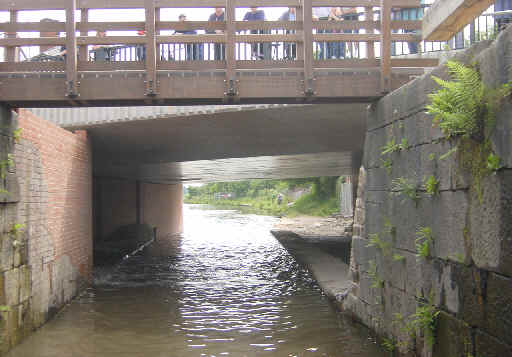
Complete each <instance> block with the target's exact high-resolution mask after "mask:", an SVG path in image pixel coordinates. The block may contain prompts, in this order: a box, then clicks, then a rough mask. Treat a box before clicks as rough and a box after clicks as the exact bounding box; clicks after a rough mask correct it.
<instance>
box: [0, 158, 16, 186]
mask: <svg viewBox="0 0 512 357" xmlns="http://www.w3.org/2000/svg"><path fill="white" fill-rule="evenodd" d="M13 166H14V158H13V155H12V154H7V159H5V160H2V161H0V178H1V179H2V180H3V179H5V177H6V175H7V171H9V170H10V169H11V168H12V167H13Z"/></svg>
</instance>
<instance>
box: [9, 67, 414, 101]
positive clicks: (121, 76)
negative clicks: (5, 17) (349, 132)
mask: <svg viewBox="0 0 512 357" xmlns="http://www.w3.org/2000/svg"><path fill="white" fill-rule="evenodd" d="M262 62H263V61H262ZM423 73H424V69H423V68H397V69H394V70H393V73H392V76H391V89H397V88H399V87H400V86H402V85H404V84H406V83H408V82H409V81H410V80H411V79H412V78H414V77H415V76H418V75H421V74H423ZM225 78H226V72H225V71H224V70H206V71H158V73H157V84H156V88H155V92H156V95H154V96H148V95H146V93H147V88H146V74H145V72H144V71H140V70H131V71H126V70H124V71H121V70H118V71H101V72H79V74H78V81H79V88H78V93H79V95H78V96H77V97H73V98H70V97H67V96H66V93H67V87H66V74H65V73H60V72H39V73H37V72H16V73H14V72H12V73H2V74H0V84H1V85H0V103H5V104H6V105H10V106H13V107H32V108H34V107H72V106H77V107H78V106H89V107H90V106H139V105H197V104H202V105H206V104H226V103H235V104H253V103H280V104H283V103H292V104H293V103H342V102H345V103H357V102H359V103H361V102H371V101H373V100H375V99H377V98H380V97H381V96H382V94H383V93H382V91H381V82H380V80H381V76H380V70H379V68H378V67H375V68H355V69H354V68H351V69H339V68H338V69H336V68H332V69H329V68H325V69H321V70H315V71H314V81H313V83H311V88H312V90H313V92H312V93H308V94H307V95H306V94H305V92H306V91H307V88H305V84H304V73H303V71H301V70H300V69H261V70H238V71H237V72H236V81H235V82H234V83H233V84H232V86H233V87H232V88H230V84H228V83H227V82H226V81H225ZM230 90H232V94H233V95H229V94H227V93H229V92H230Z"/></svg>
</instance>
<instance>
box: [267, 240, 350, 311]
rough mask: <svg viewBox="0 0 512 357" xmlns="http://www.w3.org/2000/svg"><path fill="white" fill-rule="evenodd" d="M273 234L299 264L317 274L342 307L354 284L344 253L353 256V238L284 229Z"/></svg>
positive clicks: (330, 295)
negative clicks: (350, 277) (316, 234)
mask: <svg viewBox="0 0 512 357" xmlns="http://www.w3.org/2000/svg"><path fill="white" fill-rule="evenodd" d="M271 233H272V234H273V235H274V237H276V239H277V240H278V241H279V242H280V243H281V244H282V245H283V246H284V247H285V248H286V250H287V251H288V252H289V253H290V254H291V255H292V256H293V257H294V258H295V259H296V260H297V262H298V263H299V264H301V265H303V266H305V267H306V268H307V269H308V270H309V271H310V272H311V273H312V274H313V277H314V278H315V280H316V281H317V283H318V285H319V286H320V288H321V289H322V291H323V292H324V293H325V294H326V295H327V297H328V298H329V299H331V300H333V301H334V302H335V303H336V305H337V306H338V307H339V308H341V303H342V302H343V300H345V298H346V296H347V295H348V293H349V291H350V288H351V287H352V284H351V280H350V279H349V276H348V272H349V265H348V264H347V263H345V262H344V261H343V260H344V259H342V257H340V256H343V255H346V254H347V252H348V256H349V259H350V245H351V240H352V239H351V237H348V236H336V237H335V236H327V237H318V236H301V235H299V234H297V233H294V232H292V231H283V230H272V231H271ZM327 251H330V252H331V253H328V252H327Z"/></svg>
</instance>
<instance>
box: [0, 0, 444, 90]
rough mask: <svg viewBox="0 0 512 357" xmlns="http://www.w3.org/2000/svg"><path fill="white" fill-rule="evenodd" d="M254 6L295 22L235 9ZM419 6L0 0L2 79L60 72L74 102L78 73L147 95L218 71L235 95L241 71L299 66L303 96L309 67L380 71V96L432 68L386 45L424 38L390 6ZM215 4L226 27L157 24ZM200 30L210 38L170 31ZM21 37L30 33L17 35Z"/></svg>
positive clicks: (279, 0) (415, 3)
mask: <svg viewBox="0 0 512 357" xmlns="http://www.w3.org/2000/svg"><path fill="white" fill-rule="evenodd" d="M251 6H260V7H294V8H295V9H296V20H295V21H236V18H235V11H236V9H237V8H247V7H251ZM331 6H336V7H352V8H353V7H357V8H358V9H363V11H362V12H361V11H360V12H359V13H358V14H357V16H356V17H354V18H353V19H352V20H344V21H327V20H322V19H319V20H317V19H315V18H314V17H313V9H314V8H319V7H331ZM419 6H420V0H109V1H105V0H38V1H33V0H0V11H2V10H4V11H9V14H10V22H7V23H1V24H0V31H3V32H5V33H6V37H5V38H3V39H0V46H3V47H5V49H6V50H5V58H4V61H3V62H0V73H1V72H9V73H10V72H64V73H65V76H66V85H67V96H68V97H71V98H73V97H75V96H77V93H78V86H79V79H78V78H79V74H80V73H81V72H91V71H98V72H102V71H119V70H127V71H128V70H130V71H143V72H144V78H145V84H146V92H145V95H146V96H150V97H151V96H154V95H156V92H157V90H158V89H157V73H158V72H159V71H174V70H180V71H183V70H190V71H204V70H222V71H224V72H225V74H224V75H225V82H226V96H236V93H237V90H236V82H237V80H236V74H237V72H238V71H241V70H261V69H263V70H267V69H268V70H272V69H287V68H295V69H301V70H302V72H303V73H304V78H303V83H304V88H303V89H304V93H305V94H306V95H309V94H313V93H314V72H315V70H319V69H326V68H334V69H345V68H349V69H354V68H357V69H360V68H363V69H364V68H368V69H378V70H380V76H381V92H383V93H385V92H388V91H389V90H390V89H391V73H392V68H394V67H428V66H434V65H436V63H437V61H436V60H432V59H392V58H391V43H392V41H395V42H399V41H405V42H418V41H419V40H420V39H419V36H418V35H417V34H415V33H396V30H399V29H405V30H408V31H411V30H419V29H420V28H421V21H392V19H391V11H392V9H396V8H414V7H419ZM212 7H221V8H224V9H225V21H219V22H208V21H185V22H183V21H163V20H162V19H161V10H162V9H167V8H171V9H179V8H212ZM93 9H144V12H145V21H119V22H91V21H89V11H90V10H93ZM27 10H64V12H65V18H66V21H50V22H19V21H18V14H19V13H20V12H22V11H27ZM377 14H378V15H377ZM77 17H79V18H80V21H76V20H75V19H76V18H77ZM196 30H202V31H205V32H207V33H204V34H202V33H201V34H176V33H175V34H171V32H176V31H181V32H187V31H196ZM90 31H97V32H102V31H128V32H129V33H130V35H124V36H106V37H104V36H98V35H96V36H89V35H88V34H89V32H90ZM25 32H29V33H31V34H35V35H33V36H32V37H18V34H19V33H25ZM60 33H65V34H66V36H65V37H61V36H60V35H59V34H60ZM137 33H138V34H139V35H137ZM341 44H343V47H342V46H341ZM27 46H32V47H34V46H35V47H37V46H39V47H40V48H41V51H43V49H44V48H48V47H54V48H55V47H57V48H59V47H60V46H62V47H63V49H64V48H65V61H51V60H46V61H44V62H37V61H30V60H25V61H21V58H22V57H21V56H19V55H18V53H19V52H20V49H21V50H23V49H24V48H27ZM93 46H103V47H99V48H95V49H92V47H93ZM102 48H103V49H102ZM336 48H337V49H338V52H336ZM341 48H343V49H341ZM333 49H334V52H332V51H333ZM100 50H101V51H104V52H108V53H100V52H98V51H100ZM331 53H336V54H334V55H331ZM25 57H27V56H25Z"/></svg>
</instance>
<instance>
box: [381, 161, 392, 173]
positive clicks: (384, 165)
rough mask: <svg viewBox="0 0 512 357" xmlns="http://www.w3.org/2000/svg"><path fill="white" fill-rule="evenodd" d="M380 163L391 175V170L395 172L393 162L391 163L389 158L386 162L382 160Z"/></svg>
mask: <svg viewBox="0 0 512 357" xmlns="http://www.w3.org/2000/svg"><path fill="white" fill-rule="evenodd" d="M380 162H381V164H382V166H383V167H384V169H386V173H387V174H388V175H391V170H393V161H391V159H390V158H387V159H386V160H384V159H380Z"/></svg>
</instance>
